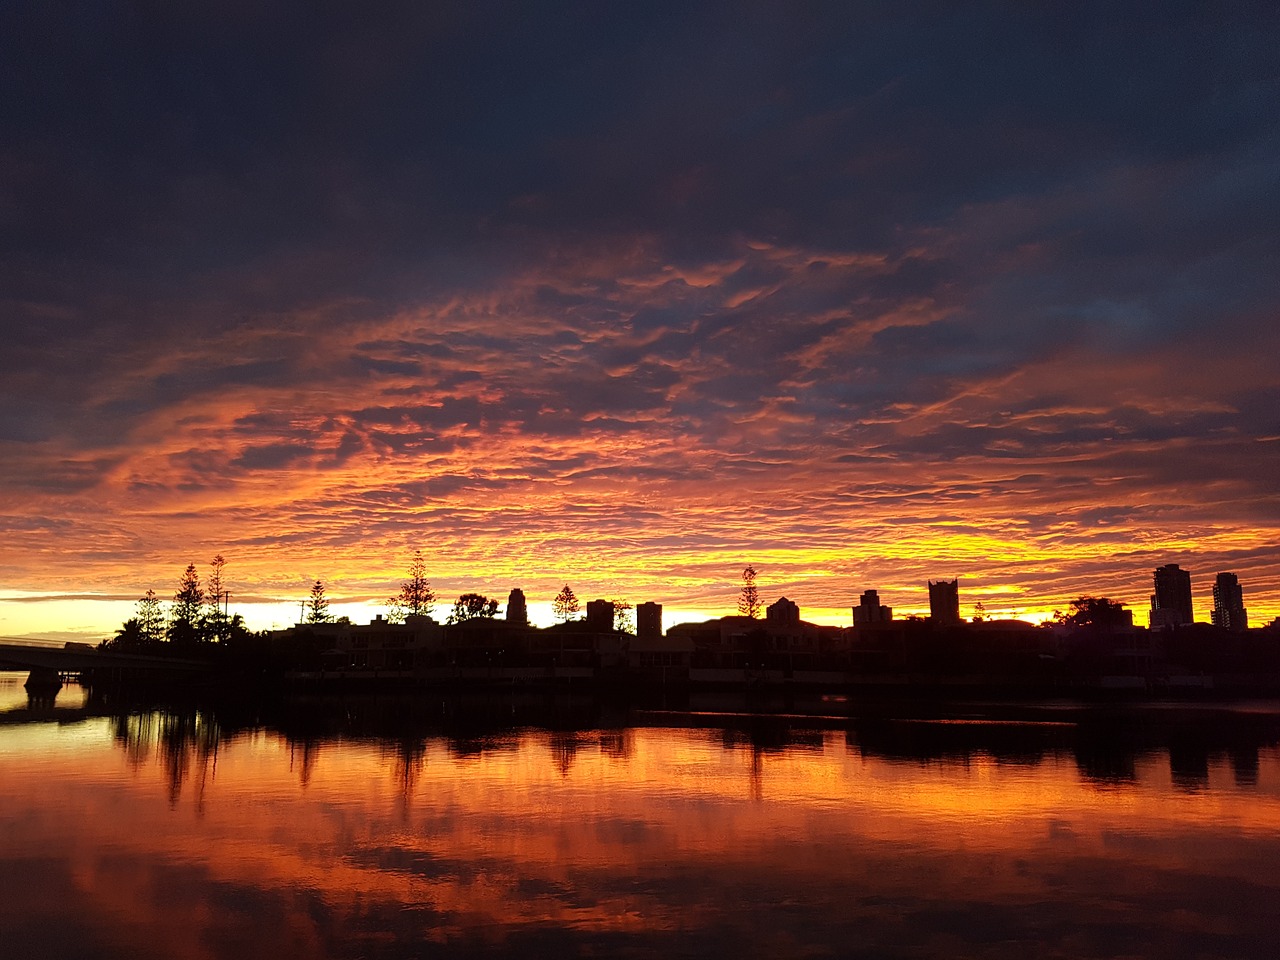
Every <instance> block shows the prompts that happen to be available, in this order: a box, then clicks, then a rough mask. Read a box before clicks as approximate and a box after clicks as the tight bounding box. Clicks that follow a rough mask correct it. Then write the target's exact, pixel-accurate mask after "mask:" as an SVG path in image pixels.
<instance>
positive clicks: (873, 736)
mask: <svg viewBox="0 0 1280 960" xmlns="http://www.w3.org/2000/svg"><path fill="white" fill-rule="evenodd" d="M72 699H73V700H74V696H73V698H72ZM60 704H61V701H60V700H59V703H58V704H55V706H54V707H53V708H51V709H45V710H44V711H43V713H39V712H37V711H34V710H33V709H32V708H31V707H30V705H28V704H27V703H26V702H25V701H24V702H23V703H22V704H21V705H20V706H15V707H12V708H10V709H8V710H5V711H3V712H0V829H2V830H3V836H4V837H5V844H4V846H3V848H2V849H0V887H2V889H4V891H5V893H6V896H5V897H4V898H0V929H5V930H6V931H15V932H16V937H15V938H14V939H13V940H12V941H10V939H9V938H8V937H7V938H6V954H5V955H6V957H8V956H18V957H53V956H66V955H76V956H98V957H125V956H130V957H133V956H166V957H178V958H186V957H191V958H202V960H203V958H221V957H236V958H244V957H257V956H273V957H275V956H291V957H292V956H298V957H317V958H318V957H355V956H380V957H411V956H422V955H429V954H431V953H433V952H437V951H439V950H441V949H447V951H448V952H449V953H451V954H456V955H464V956H466V955H485V956H552V955H555V956H585V955H611V956H612V955H625V956H664V957H666V956H734V957H764V956H770V957H772V956H779V955H785V956H793V955H819V954H823V955H837V956H848V955H869V956H871V955H874V956H944V955H945V956H951V955H964V956H976V957H1012V956H1019V957H1021V956H1026V955H1028V954H1044V955H1049V956H1121V955H1161V956H1172V957H1182V956H1187V957H1190V956H1240V957H1255V956H1256V957H1263V956H1272V955H1274V953H1275V948H1276V946H1277V943H1276V935H1275V933H1274V932H1273V926H1274V924H1273V921H1272V912H1273V906H1272V905H1273V904H1274V902H1275V897H1276V894H1277V893H1280V875H1277V873H1276V871H1275V869H1274V864H1275V862H1276V858H1277V856H1278V855H1280V749H1278V746H1277V745H1278V744H1280V736H1278V733H1280V714H1277V713H1268V712H1266V711H1265V710H1236V709H1231V710H1221V709H1214V710H1206V709H1202V708H1194V707H1182V708H1176V709H1167V708H1161V709H1146V710H1140V709H1139V710H1134V709H1095V708H1087V709H1086V708H1080V707H1077V706H1063V705H1053V706H1043V705H1037V706H1033V707H1026V708H1018V709H1017V710H1011V709H1010V708H1004V707H965V708H963V709H954V710H950V711H944V710H936V711H915V714H916V715H904V714H905V713H906V712H905V711H902V710H899V709H896V708H893V709H890V708H885V709H875V710H873V709H867V710H863V711H861V712H858V711H851V713H857V715H854V716H849V717H845V718H840V719H834V720H833V719H831V718H829V717H827V718H815V717H806V716H801V715H794V714H793V715H789V716H761V715H752V714H749V713H746V712H739V713H738V714H737V715H731V714H725V713H720V712H717V713H714V714H709V713H698V712H688V711H686V712H683V713H676V714H673V713H645V712H636V713H633V714H630V715H625V716H623V715H618V714H617V713H616V712H615V711H614V708H610V707H606V706H602V705H600V704H598V703H592V702H589V701H577V700H574V701H564V702H542V701H536V700H533V701H529V702H521V701H512V700H510V699H506V700H504V699H502V698H497V699H496V700H492V701H483V700H482V701H478V702H475V701H473V702H448V703H441V702H434V703H425V702H420V701H405V700H399V699H395V698H388V699H378V698H368V699H359V700H347V701H323V702H322V701H315V702H292V703H287V704H275V705H270V706H265V707H263V706H260V705H245V704H219V705H216V706H208V705H201V706H192V705H187V706H175V705H172V704H170V705H139V704H121V703H111V704H94V703H92V702H91V703H89V704H88V705H87V706H86V705H84V704H80V705H78V706H76V707H74V708H71V709H68V710H63V708H62V707H61V706H60ZM59 712H62V715H61V716H55V714H58V713H59ZM1013 714H1016V716H1015V715H1013ZM10 942H13V943H16V944H17V948H16V953H10V952H9V943H10Z"/></svg>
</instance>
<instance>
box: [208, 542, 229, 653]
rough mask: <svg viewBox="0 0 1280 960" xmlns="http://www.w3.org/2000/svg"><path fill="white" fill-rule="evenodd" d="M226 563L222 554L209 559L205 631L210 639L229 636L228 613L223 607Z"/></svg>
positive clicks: (221, 638) (220, 639) (222, 638)
mask: <svg viewBox="0 0 1280 960" xmlns="http://www.w3.org/2000/svg"><path fill="white" fill-rule="evenodd" d="M226 563H227V561H226V560H225V559H223V557H222V554H218V555H217V556H215V557H214V558H213V559H212V560H211V561H209V567H210V570H209V588H208V589H207V590H206V591H205V603H206V612H205V617H204V633H205V635H206V636H207V637H208V638H209V639H212V640H218V641H222V640H225V639H226V638H227V614H226V611H225V610H224V609H223V600H224V599H225V598H226V585H225V584H224V583H223V580H222V568H223V567H224V566H226Z"/></svg>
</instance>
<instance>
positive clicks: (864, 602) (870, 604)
mask: <svg viewBox="0 0 1280 960" xmlns="http://www.w3.org/2000/svg"><path fill="white" fill-rule="evenodd" d="M892 619H893V610H892V609H890V608H889V607H885V606H881V604H880V594H879V593H877V592H876V591H875V590H866V591H864V592H863V594H862V596H861V597H860V598H859V600H858V605H857V606H856V607H854V608H853V624H854V626H865V625H867V624H872V623H888V622H889V621H890V620H892Z"/></svg>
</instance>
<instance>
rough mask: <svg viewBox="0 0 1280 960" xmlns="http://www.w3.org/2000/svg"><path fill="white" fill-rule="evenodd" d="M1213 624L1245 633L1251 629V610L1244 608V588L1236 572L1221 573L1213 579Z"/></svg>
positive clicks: (1233, 631)
mask: <svg viewBox="0 0 1280 960" xmlns="http://www.w3.org/2000/svg"><path fill="white" fill-rule="evenodd" d="M1212 618H1213V625H1214V626H1215V627H1222V629H1224V630H1230V631H1231V632H1232V633H1244V631H1246V630H1248V629H1249V612H1248V611H1247V610H1245V608H1244V590H1243V589H1241V587H1240V578H1239V577H1237V576H1236V575H1235V574H1234V573H1220V574H1218V575H1217V577H1215V578H1214V581H1213V614H1212Z"/></svg>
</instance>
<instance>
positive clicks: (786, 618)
mask: <svg viewBox="0 0 1280 960" xmlns="http://www.w3.org/2000/svg"><path fill="white" fill-rule="evenodd" d="M764 622H765V623H767V624H769V625H770V626H775V627H786V626H793V625H795V624H797V623H799V622H800V607H799V605H798V604H796V603H794V602H792V601H791V600H788V599H787V598H786V597H779V598H778V599H777V600H775V601H773V603H771V604H769V606H767V607H765V610H764Z"/></svg>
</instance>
